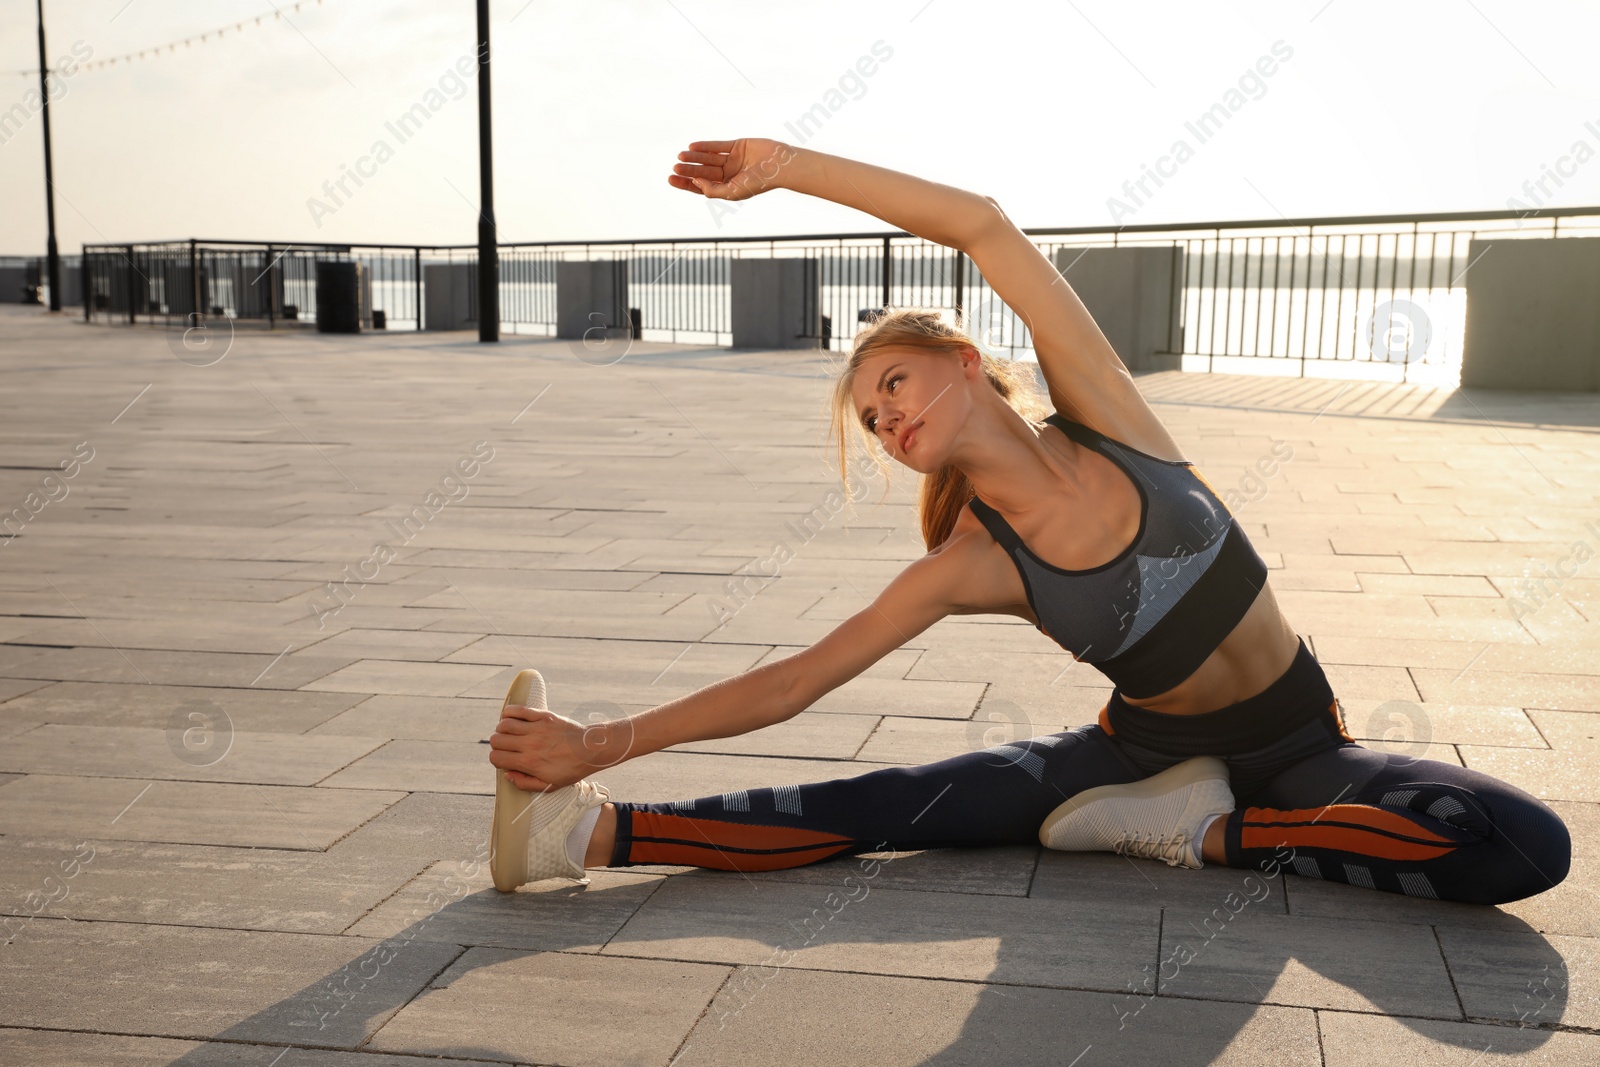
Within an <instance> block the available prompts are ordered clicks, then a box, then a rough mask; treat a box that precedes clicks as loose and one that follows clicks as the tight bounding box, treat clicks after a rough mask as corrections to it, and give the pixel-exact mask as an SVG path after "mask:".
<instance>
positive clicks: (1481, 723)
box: [1339, 696, 1549, 762]
mask: <svg viewBox="0 0 1600 1067" xmlns="http://www.w3.org/2000/svg"><path fill="white" fill-rule="evenodd" d="M1339 703H1340V704H1341V705H1342V706H1343V707H1344V721H1345V728H1346V729H1348V730H1349V731H1350V736H1351V737H1354V738H1355V739H1356V740H1358V741H1362V742H1368V744H1367V747H1368V748H1378V749H1384V750H1386V751H1408V750H1410V749H1412V748H1415V747H1416V746H1417V744H1419V743H1427V742H1430V741H1431V742H1433V743H1434V744H1442V745H1489V746H1493V747H1495V748H1540V749H1542V748H1548V747H1549V746H1548V745H1547V744H1546V743H1545V739H1544V737H1543V736H1541V735H1540V733H1539V730H1538V728H1537V727H1535V726H1534V725H1533V721H1532V720H1531V719H1529V718H1528V715H1527V713H1526V712H1524V711H1523V710H1522V709H1521V708H1501V707H1479V706H1473V705H1465V704H1419V703H1416V702H1415V701H1408V702H1407V706H1402V705H1397V704H1394V703H1392V702H1390V701H1389V700H1371V699H1368V700H1347V699H1346V698H1344V697H1343V696H1341V697H1340V698H1339ZM1418 716H1420V718H1418ZM1413 719H1417V721H1412V720H1413ZM1452 762H1453V761H1452Z"/></svg>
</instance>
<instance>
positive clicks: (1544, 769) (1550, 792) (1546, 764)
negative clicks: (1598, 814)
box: [1461, 745, 1600, 803]
mask: <svg viewBox="0 0 1600 1067" xmlns="http://www.w3.org/2000/svg"><path fill="white" fill-rule="evenodd" d="M1461 761H1462V763H1463V764H1464V765H1465V766H1468V767H1471V768H1472V769H1473V770H1475V771H1483V772H1484V773H1485V774H1492V775H1493V776H1494V777H1496V778H1498V779H1500V780H1501V781H1503V782H1509V783H1511V784H1512V785H1514V786H1516V787H1517V788H1519V789H1522V790H1525V791H1527V792H1529V793H1532V794H1533V795H1534V796H1536V797H1538V798H1539V799H1540V800H1579V801H1585V802H1588V803H1594V802H1597V801H1600V780H1597V779H1596V778H1595V776H1594V761H1593V759H1592V758H1585V757H1584V756H1583V755H1582V754H1581V753H1567V752H1552V751H1546V750H1542V749H1529V748H1484V747H1481V746H1477V745H1462V746H1461Z"/></svg>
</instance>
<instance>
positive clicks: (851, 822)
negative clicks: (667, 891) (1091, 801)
mask: <svg viewBox="0 0 1600 1067" xmlns="http://www.w3.org/2000/svg"><path fill="white" fill-rule="evenodd" d="M1142 777H1145V773H1144V772H1141V771H1139V770H1138V769H1137V768H1135V767H1134V766H1133V765H1132V764H1130V763H1129V762H1128V761H1127V760H1126V758H1125V757H1124V756H1123V755H1122V754H1121V753H1120V752H1119V751H1118V749H1117V745H1116V744H1115V743H1114V742H1112V741H1111V740H1110V739H1109V738H1108V737H1107V736H1106V735H1105V733H1104V731H1102V730H1101V729H1100V727H1098V726H1080V727H1077V728H1075V729H1072V730H1067V731H1065V732H1063V733H1058V734H1048V735H1045V736H1042V737H1035V738H1031V739H1029V740H1026V741H1018V742H1015V743H1013V744H1008V745H999V746H996V747H994V748H986V749H981V750H979V751H976V752H967V753H963V754H962V755H959V756H952V757H951V758H949V759H945V760H940V761H938V762H936V763H928V764H924V765H922V766H920V767H885V768H883V769H881V770H876V771H869V772H867V773H866V774H861V775H857V776H856V777H853V778H837V779H834V780H832V781H827V782H816V783H808V784H804V785H784V786H776V787H772V788H760V789H740V790H734V791H732V792H727V793H721V794H716V795H713V796H706V797H699V798H696V799H694V800H679V801H670V802H663V803H650V804H644V803H628V802H620V803H617V804H615V806H614V807H615V818H616V829H615V833H614V839H613V844H612V848H611V851H610V854H609V860H607V861H604V865H605V866H610V867H625V866H631V865H634V864H641V863H666V864H683V865H687V866H694V867H716V868H720V869H722V870H736V871H769V870H776V869H778V868H781V867H798V866H801V865H804V864H807V863H815V862H817V861H818V860H824V859H828V858H829V857H832V856H838V855H849V854H855V853H860V852H873V851H879V850H882V851H889V850H897V851H904V850H911V849H924V848H947V847H953V846H962V845H1009V844H1036V843H1037V842H1038V840H1039V836H1038V835H1039V824H1040V823H1041V822H1042V821H1043V820H1044V817H1045V816H1046V815H1048V814H1049V813H1050V811H1051V809H1053V808H1054V807H1055V806H1056V805H1058V804H1060V803H1061V802H1062V801H1063V800H1065V799H1066V798H1067V797H1070V796H1071V795H1072V794H1074V793H1076V792H1079V791H1080V790H1083V789H1088V788H1091V787H1093V786H1098V785H1108V784H1111V783H1113V782H1129V781H1134V780H1136V779H1138V778H1142ZM603 827H604V823H603V822H602V823H601V824H600V825H597V827H596V834H595V839H592V842H591V850H590V853H589V855H590V856H591V857H594V856H595V855H596V851H597V849H600V848H603V847H604V837H603V836H602V835H603Z"/></svg>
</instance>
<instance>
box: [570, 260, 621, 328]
mask: <svg viewBox="0 0 1600 1067" xmlns="http://www.w3.org/2000/svg"><path fill="white" fill-rule="evenodd" d="M595 331H600V332H601V334H603V336H604V337H627V336H628V335H629V333H630V332H631V326H630V320H629V318H628V261H627V260H625V259H596V260H573V259H568V260H561V261H560V262H558V263H557V264H556V336H557V337H561V338H566V339H570V340H582V339H584V338H585V337H587V338H588V339H590V340H597V339H603V338H602V337H601V336H600V335H598V334H596V333H595Z"/></svg>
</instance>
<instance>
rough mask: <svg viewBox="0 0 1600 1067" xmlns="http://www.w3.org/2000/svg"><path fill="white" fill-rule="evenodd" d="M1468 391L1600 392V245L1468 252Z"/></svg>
mask: <svg viewBox="0 0 1600 1067" xmlns="http://www.w3.org/2000/svg"><path fill="white" fill-rule="evenodd" d="M1467 263H1468V268H1467V272H1466V278H1465V279H1464V280H1465V282H1466V287H1467V321H1466V333H1465V336H1464V337H1463V339H1462V346H1461V384H1462V385H1463V386H1469V387H1475V388H1481V389H1561V390H1566V391H1569V392H1595V391H1600V237H1556V238H1525V239H1517V238H1483V239H1474V240H1473V241H1471V242H1469V244H1468V246H1467Z"/></svg>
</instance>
